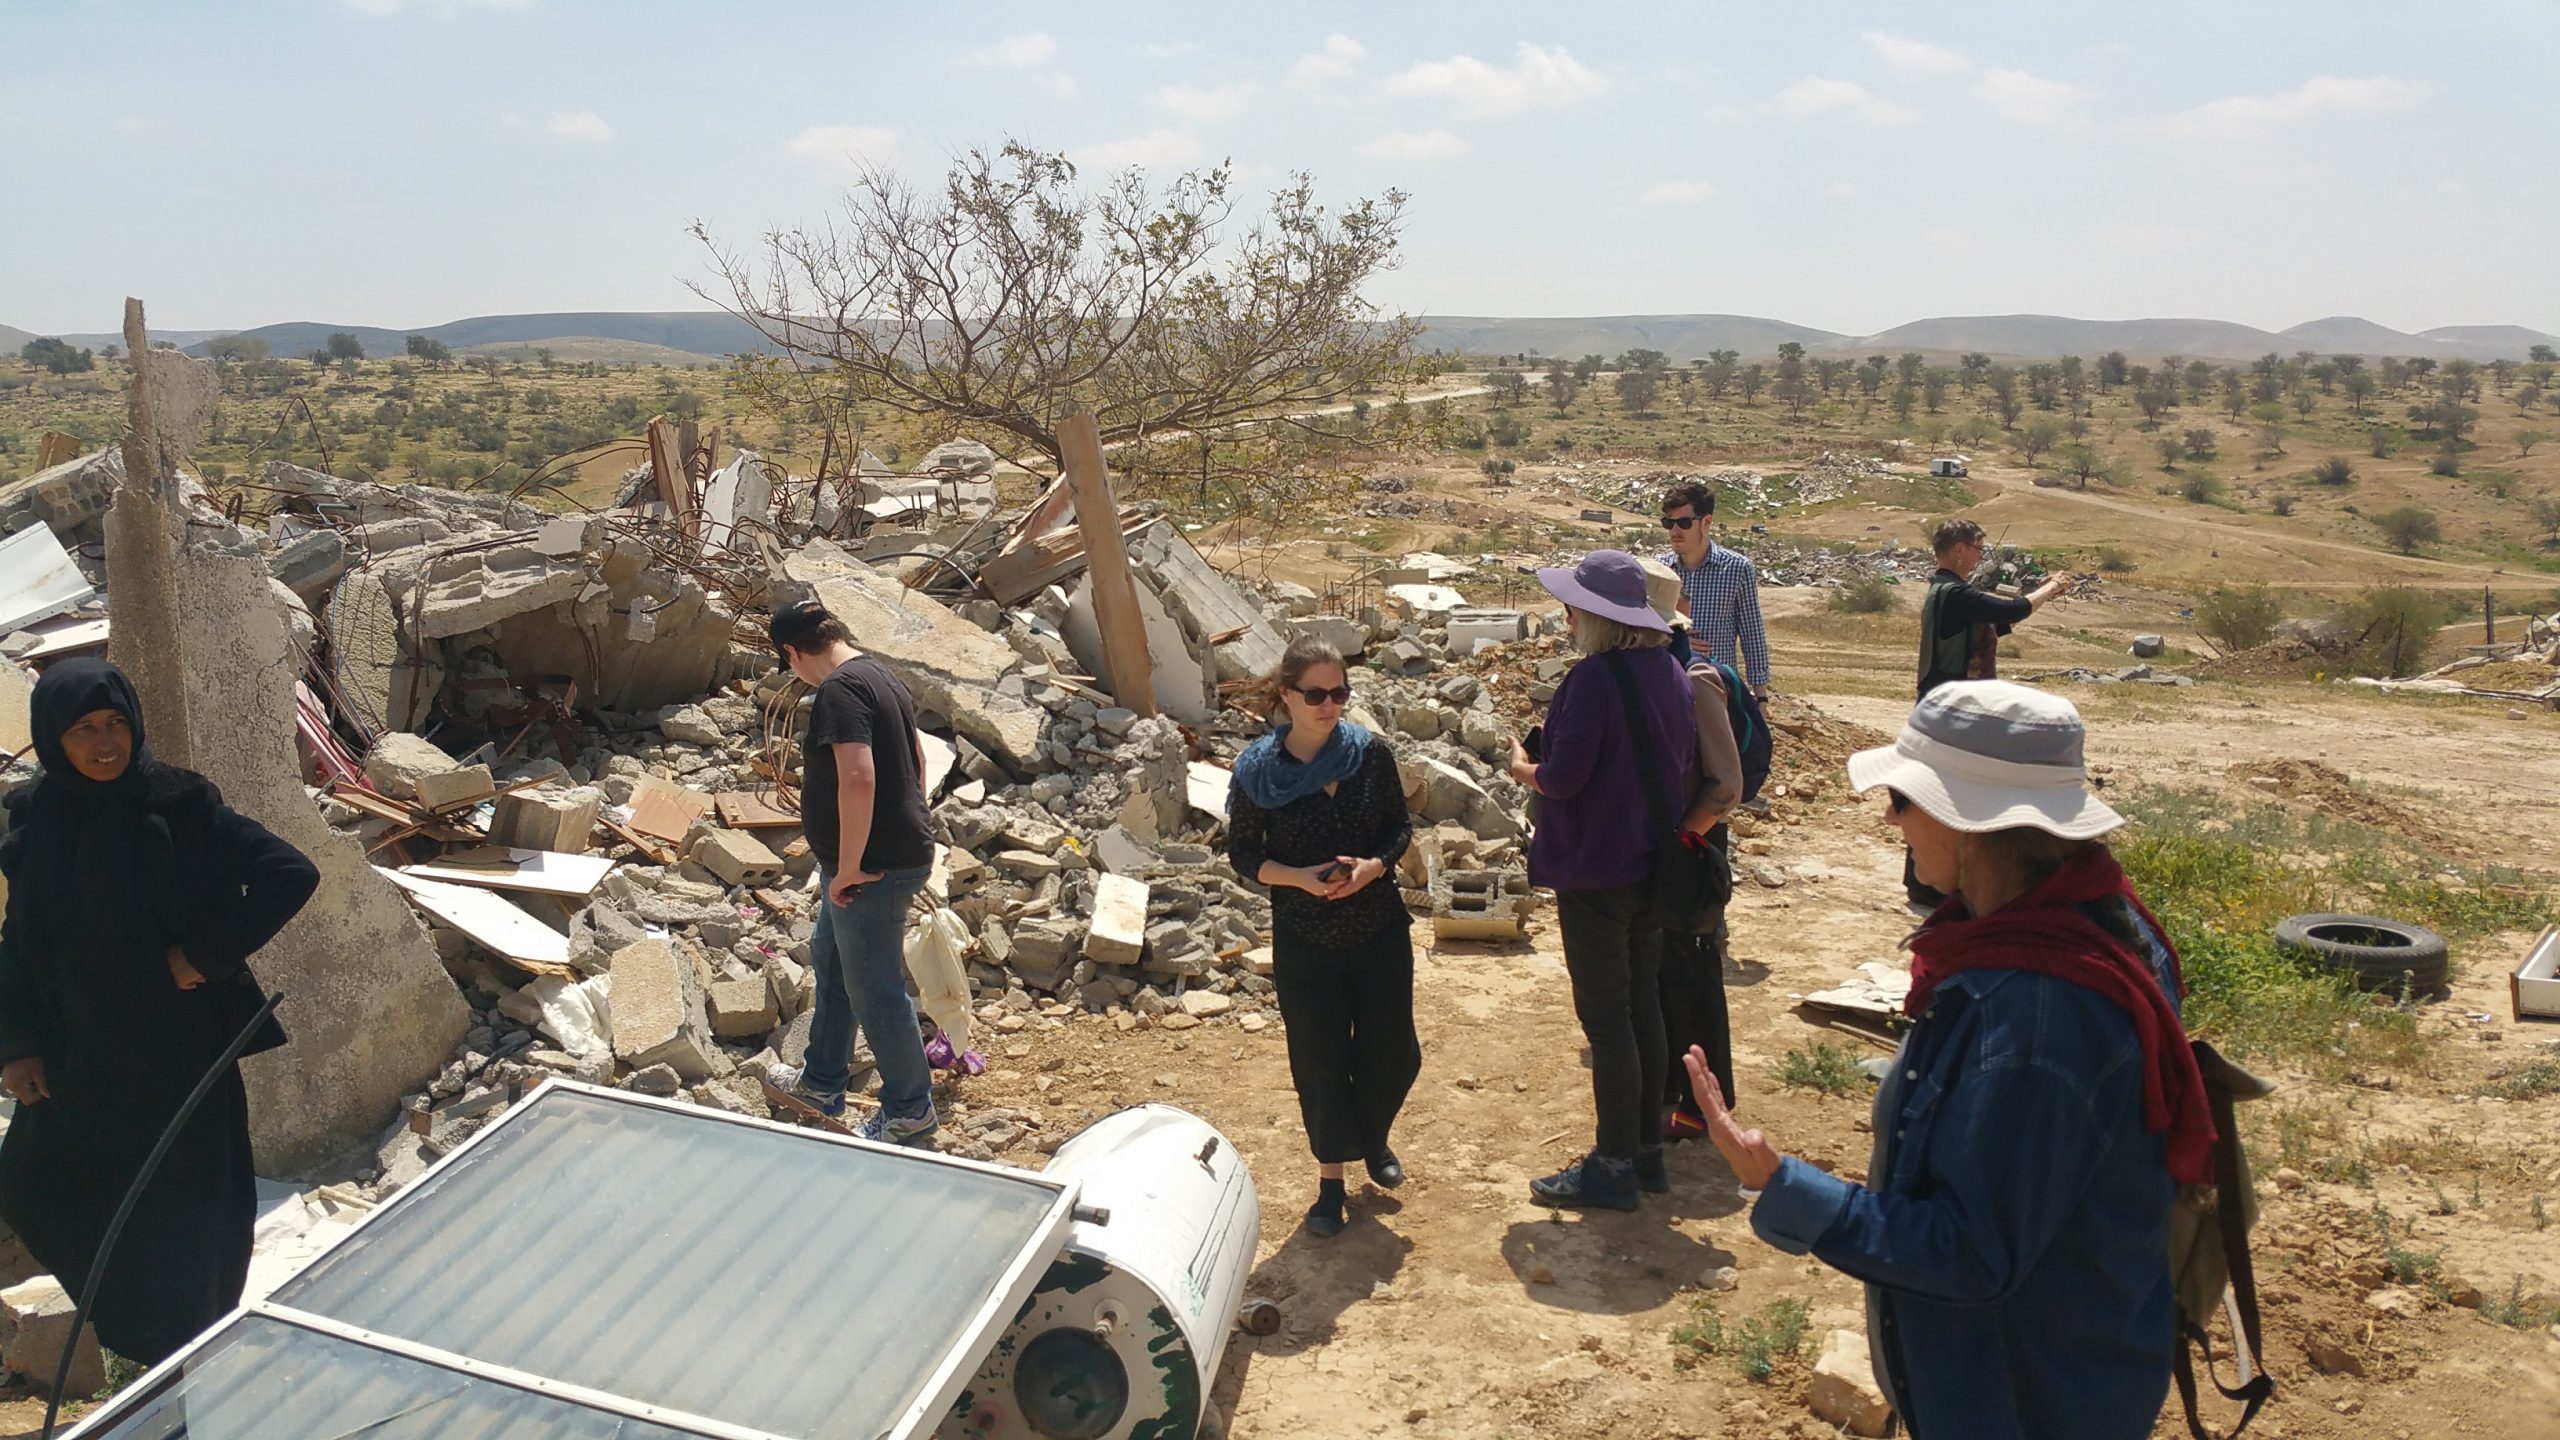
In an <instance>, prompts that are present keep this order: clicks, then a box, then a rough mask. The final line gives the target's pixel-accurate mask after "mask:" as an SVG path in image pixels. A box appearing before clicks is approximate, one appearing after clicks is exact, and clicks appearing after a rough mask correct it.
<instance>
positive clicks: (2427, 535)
mask: <svg viewBox="0 0 2560 1440" xmlns="http://www.w3.org/2000/svg"><path fill="white" fill-rule="evenodd" d="M2373 523H2374V524H2375V525H2376V526H2377V527H2379V528H2380V529H2381V531H2382V538H2383V539H2385V540H2388V541H2390V542H2391V548H2392V549H2394V550H2397V551H2399V552H2400V553H2401V554H2403V555H2415V554H2417V553H2418V547H2419V546H2420V545H2424V544H2428V543H2431V542H2433V541H2436V540H2441V539H2443V538H2444V529H2443V527H2442V526H2441V525H2439V524H2438V523H2437V521H2436V514H2435V512H2434V511H2432V510H2426V509H2421V508H2419V507H2418V506H2415V505H2403V506H2401V507H2399V508H2398V509H2396V510H2386V511H2384V512H2383V513H2381V514H2379V515H2376V516H2375V517H2373Z"/></svg>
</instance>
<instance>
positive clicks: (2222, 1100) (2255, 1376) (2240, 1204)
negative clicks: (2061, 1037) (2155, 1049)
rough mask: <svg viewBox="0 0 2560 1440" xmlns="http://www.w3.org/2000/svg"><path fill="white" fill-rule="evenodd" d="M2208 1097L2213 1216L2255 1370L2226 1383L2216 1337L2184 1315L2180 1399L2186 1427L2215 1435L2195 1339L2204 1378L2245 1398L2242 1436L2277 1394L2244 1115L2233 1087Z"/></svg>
mask: <svg viewBox="0 0 2560 1440" xmlns="http://www.w3.org/2000/svg"><path fill="white" fill-rule="evenodd" d="M2205 1096H2206V1099H2207V1100H2208V1101H2209V1102H2210V1103H2211V1104H2212V1106H2213V1130H2214V1137H2213V1183H2214V1186H2215V1190H2216V1194H2215V1196H2214V1206H2213V1210H2214V1219H2215V1221H2216V1223H2217V1225H2218V1226H2219V1227H2220V1229H2221V1231H2222V1259H2223V1264H2224V1266H2225V1267H2226V1268H2227V1269H2228V1270H2229V1271H2230V1277H2231V1298H2232V1300H2233V1301H2234V1302H2235V1304H2234V1307H2233V1308H2234V1311H2235V1313H2236V1316H2237V1318H2238V1321H2239V1324H2238V1329H2239V1331H2240V1333H2239V1335H2238V1337H2237V1339H2238V1340H2239V1343H2240V1344H2241V1346H2243V1347H2244V1348H2243V1350H2242V1352H2241V1353H2242V1358H2243V1360H2244V1361H2245V1362H2246V1364H2247V1366H2248V1369H2249V1370H2250V1371H2252V1372H2254V1373H2252V1374H2251V1375H2250V1376H2249V1380H2248V1383H2246V1384H2244V1385H2242V1386H2240V1387H2239V1388H2238V1389H2236V1390H2235V1389H2233V1388H2232V1387H2230V1386H2228V1385H2225V1384H2223V1383H2222V1379H2221V1377H2220V1376H2218V1375H2215V1374H2214V1373H2213V1340H2212V1338H2211V1337H2210V1336H2208V1335H2207V1334H2206V1333H2205V1330H2204V1327H2202V1326H2200V1325H2198V1324H2196V1323H2195V1322H2194V1321H2192V1320H2189V1319H2188V1318H2187V1317H2185V1316H2184V1315H2181V1316H2180V1317H2178V1328H2179V1329H2180V1330H2181V1331H2182V1332H2183V1336H2182V1340H2181V1343H2180V1344H2179V1346H2178V1348H2177V1365H2176V1378H2177V1382H2178V1398H2179V1400H2180V1401H2182V1402H2184V1404H2185V1405H2186V1410H2187V1429H2188V1430H2190V1431H2191V1432H2193V1433H2194V1435H2195V1437H2196V1440H2214V1437H2213V1435H2212V1433H2211V1432H2209V1431H2207V1430H2206V1429H2205V1428H2204V1421H2203V1420H2202V1419H2201V1418H2200V1417H2199V1416H2198V1415H2197V1413H2196V1377H2195V1369H2194V1362H2193V1360H2192V1359H2190V1357H2189V1355H2188V1345H2189V1344H2190V1343H2192V1344H2193V1345H2194V1347H2195V1348H2196V1349H2198V1350H2200V1351H2202V1352H2203V1353H2204V1366H2205V1378H2207V1379H2209V1380H2211V1381H2213V1388H2214V1389H2216V1390H2219V1391H2221V1392H2222V1396H2223V1398H2224V1399H2226V1400H2237V1401H2240V1402H2242V1405H2243V1408H2242V1410H2241V1411H2240V1423H2239V1424H2237V1425H2234V1426H2232V1427H2231V1440H2237V1437H2238V1436H2239V1434H2240V1432H2241V1431H2243V1430H2246V1429H2248V1428H2249V1422H2250V1421H2252V1420H2254V1419H2256V1418H2257V1417H2258V1410H2259V1408H2260V1407H2262V1406H2264V1405H2265V1404H2266V1403H2267V1400H2268V1397H2270V1396H2272V1395H2274V1394H2275V1391H2276V1382H2275V1379H2274V1377H2272V1376H2270V1375H2268V1374H2267V1369H2266V1364H2265V1360H2266V1353H2267V1352H2266V1345H2265V1342H2264V1337H2263V1334H2262V1330H2261V1327H2260V1325H2259V1323H2258V1275H2257V1271H2256V1270H2255V1269H2254V1268H2253V1267H2252V1266H2251V1265H2250V1263H2249V1216H2248V1210H2247V1204H2246V1199H2245V1195H2244V1193H2243V1192H2244V1190H2245V1187H2246V1184H2247V1182H2246V1181H2245V1180H2244V1179H2243V1178H2242V1175H2241V1154H2240V1122H2239V1117H2238V1116H2237V1115H2235V1114H2234V1113H2233V1102H2232V1098H2231V1089H2230V1087H2229V1086H2227V1085H2221V1084H2214V1083H2208V1084H2207V1085H2206V1086H2205Z"/></svg>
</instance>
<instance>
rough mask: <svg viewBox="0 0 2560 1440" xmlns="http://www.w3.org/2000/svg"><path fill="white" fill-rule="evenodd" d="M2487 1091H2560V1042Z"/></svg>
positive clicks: (2518, 1096) (2535, 1095)
mask: <svg viewBox="0 0 2560 1440" xmlns="http://www.w3.org/2000/svg"><path fill="white" fill-rule="evenodd" d="M2486 1093H2488V1094H2491V1095H2495V1096H2496V1097H2498V1098H2499V1099H2501V1100H2538V1099H2540V1098H2541V1097H2543V1096H2545V1095H2560V1043H2555V1044H2550V1045H2545V1046H2543V1047H2542V1049H2541V1051H2540V1052H2539V1053H2537V1054H2536V1055H2535V1056H2534V1057H2533V1058H2532V1059H2530V1060H2528V1061H2526V1062H2525V1063H2524V1064H2522V1065H2519V1066H2517V1067H2516V1068H2515V1069H2513V1070H2509V1071H2507V1072H2506V1073H2504V1074H2502V1075H2500V1076H2499V1077H2498V1078H2497V1079H2496V1080H2495V1081H2494V1082H2492V1083H2491V1084H2490V1086H2489V1088H2488V1090H2487V1092H2486ZM2533 1203H2534V1213H2535V1215H2536V1216H2537V1218H2538V1217H2539V1216H2540V1214H2541V1210H2542V1197H2541V1196H2539V1195H2537V1196H2535V1197H2533ZM2534 1228H2536V1229H2540V1228H2541V1227H2540V1226H2536V1227H2534Z"/></svg>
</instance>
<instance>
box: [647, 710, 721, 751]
mask: <svg viewBox="0 0 2560 1440" xmlns="http://www.w3.org/2000/svg"><path fill="white" fill-rule="evenodd" d="M658 733H659V734H661V735H664V736H666V737H667V738H668V739H670V740H674V741H677V742H679V743H682V744H686V745H703V746H708V747H710V748H712V749H718V748H720V747H721V746H724V745H726V744H728V743H729V739H730V735H729V732H728V731H727V730H725V729H723V728H721V726H720V724H719V723H718V722H717V721H715V720H713V719H712V718H711V715H710V713H709V712H708V711H706V710H704V709H703V708H702V707H701V706H699V705H670V706H668V707H666V708H665V709H663V710H660V711H659V712H658Z"/></svg>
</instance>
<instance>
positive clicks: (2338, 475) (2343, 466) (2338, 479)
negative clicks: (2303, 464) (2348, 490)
mask: <svg viewBox="0 0 2560 1440" xmlns="http://www.w3.org/2000/svg"><path fill="white" fill-rule="evenodd" d="M2311 478H2312V479H2314V480H2317V481H2319V482H2320V483H2321V484H2323V485H2328V486H2333V487H2338V488H2344V487H2345V486H2348V485H2351V484H2354V483H2355V478H2356V467H2355V463H2354V462H2353V461H2351V460H2349V459H2347V457H2346V456H2344V455H2332V456H2330V457H2328V458H2327V459H2325V460H2323V461H2321V462H2320V463H2319V464H2317V465H2314V466H2312V467H2311Z"/></svg>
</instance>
